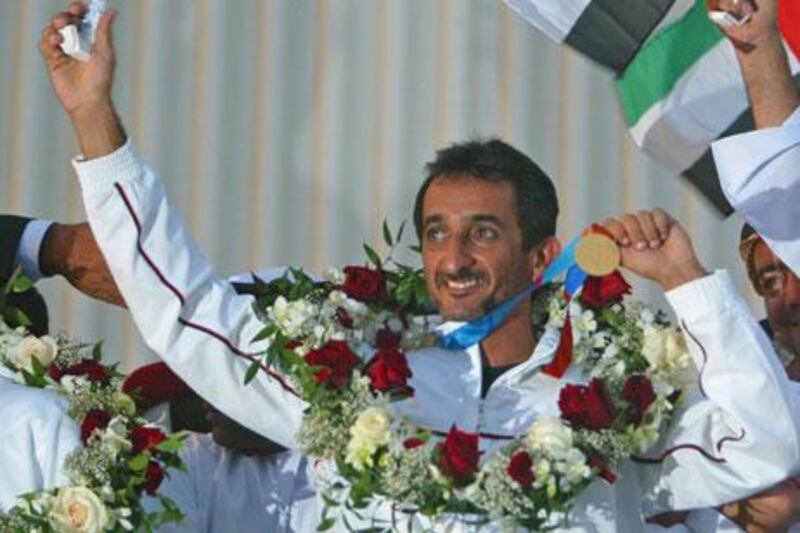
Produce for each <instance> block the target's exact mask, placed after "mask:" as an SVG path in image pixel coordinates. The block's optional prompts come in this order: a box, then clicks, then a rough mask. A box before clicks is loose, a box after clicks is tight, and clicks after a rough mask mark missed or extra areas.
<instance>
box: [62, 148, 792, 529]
mask: <svg viewBox="0 0 800 533" xmlns="http://www.w3.org/2000/svg"><path fill="white" fill-rule="evenodd" d="M75 167H76V169H77V171H78V175H79V177H80V181H81V186H82V188H83V195H84V203H85V206H86V211H87V214H88V218H89V223H90V224H91V226H92V230H93V232H94V235H95V237H96V238H97V241H98V243H99V245H100V247H101V249H102V250H103V253H104V255H105V257H106V259H107V260H108V262H109V265H110V267H111V270H112V272H113V274H114V277H115V280H116V282H117V284H118V285H119V288H120V290H121V292H122V294H123V296H124V297H125V300H126V301H127V302H128V306H129V309H130V311H131V313H132V314H133V317H134V320H135V321H136V323H137V325H138V327H139V329H140V330H141V331H142V334H143V335H144V338H145V339H146V341H147V342H148V344H149V345H150V347H151V348H152V349H153V350H154V351H155V352H156V353H158V354H159V355H160V356H161V357H163V358H164V359H165V361H166V362H167V363H168V364H169V365H170V366H171V367H172V368H173V370H175V371H176V372H177V373H178V374H179V375H180V376H181V377H182V378H183V379H184V380H186V382H187V383H188V384H189V386H191V387H192V388H193V389H194V390H196V391H197V392H198V393H199V394H200V395H201V396H203V397H204V398H206V399H207V400H208V401H209V402H210V403H212V404H213V405H215V406H217V407H218V408H219V409H220V410H221V411H222V412H224V414H226V415H227V416H228V417H230V418H232V419H234V420H236V421H238V422H239V423H241V424H243V425H245V426H247V427H249V428H250V429H252V430H254V431H256V432H258V433H260V434H262V435H265V436H267V437H268V438H270V439H271V440H273V441H275V442H278V443H280V444H282V445H284V446H286V447H288V448H290V449H296V448H297V443H296V441H295V433H296V431H297V428H298V427H299V426H300V422H301V420H302V416H303V409H304V407H305V403H304V402H303V401H302V400H301V399H300V398H299V397H297V395H296V394H295V393H294V392H293V391H292V390H291V389H290V387H288V386H285V385H284V384H282V380H281V378H280V376H277V375H274V376H267V375H264V374H261V375H259V376H258V377H257V378H256V379H255V380H253V381H252V382H251V383H250V384H249V385H247V386H244V385H243V382H244V375H245V372H246V370H247V368H248V366H249V363H248V361H246V360H244V359H242V358H237V357H234V356H233V355H232V354H233V353H234V352H240V353H248V352H249V353H263V350H264V349H265V344H264V342H263V341H261V342H259V343H252V342H251V340H252V339H253V338H254V337H255V336H256V334H257V333H258V332H259V331H260V330H261V329H262V328H263V324H262V323H261V322H260V321H259V319H258V318H257V317H256V316H255V314H254V312H253V309H252V306H251V301H250V299H249V298H246V297H241V296H238V295H237V294H236V293H235V292H234V291H233V289H232V288H231V287H230V285H229V284H228V283H227V282H224V281H222V280H219V279H217V278H216V277H215V276H214V274H213V270H212V267H211V265H210V264H209V263H208V261H207V260H206V259H205V258H204V256H203V255H202V253H201V252H200V250H199V249H198V248H197V245H196V244H195V243H194V241H193V240H192V238H191V237H190V236H189V234H188V233H187V231H186V229H185V227H184V226H183V224H182V223H181V221H180V219H179V217H178V216H177V215H176V214H175V213H174V212H173V211H172V210H171V209H170V207H169V205H168V203H167V201H166V198H165V192H164V188H163V186H162V184H161V183H160V181H159V180H158V178H157V177H156V176H155V175H154V174H153V173H152V171H151V170H149V169H148V168H147V167H146V166H145V165H144V164H143V163H142V161H141V160H140V159H139V158H138V156H137V155H136V154H135V153H134V151H133V149H132V148H131V146H130V144H126V145H125V146H124V147H122V148H121V149H120V150H118V151H117V152H115V153H113V154H109V155H108V156H105V157H103V158H99V159H95V160H92V161H86V162H80V161H76V162H75ZM667 297H668V299H669V301H670V303H671V305H672V307H673V308H674V310H675V311H676V313H677V315H678V317H679V319H680V321H681V324H682V325H683V326H684V328H685V329H686V331H687V333H688V336H689V338H688V339H687V343H688V345H689V346H690V350H691V354H692V357H693V358H694V360H695V362H696V363H697V366H698V368H702V369H703V371H702V378H701V381H702V386H703V390H704V393H705V394H706V395H707V396H706V397H703V396H702V395H701V394H700V393H699V391H698V392H697V393H696V394H694V395H693V398H694V399H693V401H692V402H691V403H690V404H689V405H688V406H687V407H686V409H685V410H684V411H683V412H682V413H681V414H680V416H679V419H678V420H676V421H675V423H674V424H673V425H672V427H671V430H670V431H669V433H668V434H667V435H666V436H665V438H664V439H663V441H662V442H661V443H660V444H659V446H658V447H657V449H655V450H653V451H652V452H651V453H650V454H648V456H650V457H658V456H659V455H660V452H661V451H662V450H669V449H674V448H676V447H677V450H674V451H672V452H671V453H669V454H667V457H666V459H665V460H664V461H663V462H656V463H654V464H638V463H637V464H634V463H633V462H630V461H628V462H625V463H623V464H622V465H621V466H620V469H619V470H620V472H619V474H620V477H619V479H618V481H617V482H616V483H615V484H614V485H612V486H609V485H607V484H605V483H604V482H596V483H595V484H594V485H592V486H591V487H589V488H588V489H587V491H586V492H585V494H584V495H583V496H582V497H581V499H580V501H579V502H578V505H577V507H576V509H575V513H574V516H573V517H572V520H571V521H570V525H571V526H572V527H573V528H574V529H575V530H580V531H583V530H592V531H626V532H627V531H641V530H643V528H644V525H643V521H642V515H643V514H644V515H645V516H651V515H655V514H657V513H659V512H661V511H664V510H668V509H673V508H674V509H689V508H698V507H709V506H714V505H718V504H721V503H724V502H728V501H731V500H736V499H739V498H741V497H743V496H746V495H748V494H751V493H753V492H756V491H758V490H760V489H763V488H767V487H770V486H772V485H774V484H776V483H777V482H779V481H781V480H783V479H785V478H786V477H788V476H789V475H791V474H792V473H793V472H795V471H796V470H797V469H798V468H797V467H798V463H800V457H799V455H798V454H799V453H800V440H799V439H798V426H797V425H796V423H795V421H794V420H793V418H792V416H790V415H791V413H792V412H793V411H797V409H798V407H797V406H796V404H795V401H794V397H793V395H791V394H790V393H789V392H788V391H787V388H788V385H789V382H788V379H787V378H786V375H785V373H784V371H783V369H782V368H781V367H780V365H779V363H778V358H777V357H776V355H775V353H774V351H773V349H772V346H771V344H770V342H769V340H768V339H767V338H766V336H765V335H764V333H763V331H762V330H761V328H760V327H759V325H758V324H757V323H756V322H755V320H753V319H752V317H751V316H750V313H749V310H748V307H747V305H746V303H745V302H744V301H743V299H742V298H741V296H739V295H738V294H737V293H736V292H735V289H734V287H733V283H732V281H731V280H730V278H729V276H728V275H727V274H726V273H724V272H718V273H715V274H713V275H709V276H707V277H704V278H702V279H699V280H696V281H694V282H692V283H688V284H685V285H683V286H681V287H678V288H676V289H674V290H672V291H670V292H669V293H668V294H667ZM556 345H557V335H556V334H555V333H554V332H548V333H546V334H545V335H544V336H543V338H542V339H540V341H539V344H538V345H537V347H536V350H535V352H534V353H533V354H532V357H531V358H530V359H529V360H528V361H527V362H525V363H523V364H521V365H518V366H517V367H515V368H513V369H511V370H509V371H508V372H506V373H505V374H503V375H502V376H501V377H500V378H498V380H497V381H495V382H494V383H493V384H492V386H491V388H490V389H489V391H488V394H487V395H486V398H485V399H483V400H481V398H480V390H481V358H480V354H479V353H478V350H477V349H476V348H473V349H469V350H467V351H465V352H453V351H445V350H440V349H427V350H423V351H419V352H416V353H411V354H409V364H410V365H411V369H412V372H413V374H414V376H413V378H412V382H411V385H412V386H413V387H414V390H415V396H414V398H412V399H408V400H405V401H403V402H400V403H398V404H396V408H397V410H398V411H399V412H400V413H402V414H405V415H409V416H411V417H412V418H413V419H414V421H415V422H417V423H419V424H420V425H422V426H426V427H428V428H431V429H435V430H440V431H447V429H448V428H450V426H451V425H452V424H453V423H456V424H457V425H458V426H459V428H461V429H463V430H466V431H473V432H482V433H483V434H484V437H483V438H481V442H480V445H481V448H482V450H483V451H485V452H491V451H492V450H495V449H497V448H498V447H500V446H502V445H503V443H504V442H506V441H503V440H499V439H497V438H496V436H497V435H500V436H516V435H520V434H522V433H523V432H524V431H525V430H526V429H527V428H528V427H529V426H530V424H531V423H532V422H533V421H534V420H535V419H536V418H537V417H539V416H542V415H555V414H557V413H558V409H557V397H558V391H559V389H560V387H561V386H562V385H563V383H564V382H565V381H583V380H584V377H583V376H581V375H579V374H578V373H577V371H576V370H575V369H574V368H573V369H572V370H571V371H570V372H568V374H567V376H565V378H564V380H556V379H553V378H551V377H549V376H547V375H544V374H542V373H540V372H538V370H539V368H540V366H541V365H542V364H545V363H547V362H548V361H550V360H551V359H552V357H553V354H554V352H555V349H556ZM226 352H227V353H226ZM767 412H768V413H770V416H769V417H765V416H764V413H767ZM698 450H700V451H698ZM484 456H485V454H484ZM709 457H710V458H709ZM375 513H376V514H375V516H378V517H382V518H387V519H388V517H389V516H391V515H390V513H391V506H390V505H384V506H382V508H380V509H375ZM365 525H369V524H365ZM434 527H435V529H436V530H444V529H446V530H465V529H469V528H467V527H466V526H464V525H463V523H460V522H459V521H458V520H457V519H456V518H455V517H445V518H444V519H442V521H441V522H438V523H437V524H435V526H434Z"/></svg>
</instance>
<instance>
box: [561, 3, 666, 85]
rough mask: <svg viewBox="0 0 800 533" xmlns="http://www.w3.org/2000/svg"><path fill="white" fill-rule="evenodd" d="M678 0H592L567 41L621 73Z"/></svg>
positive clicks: (583, 52) (565, 40)
mask: <svg viewBox="0 0 800 533" xmlns="http://www.w3.org/2000/svg"><path fill="white" fill-rule="evenodd" d="M674 3H675V0H626V1H622V0H592V2H591V3H590V4H589V5H588V6H586V9H584V10H583V13H581V15H580V17H578V20H577V21H576V22H575V25H574V26H573V27H572V29H571V30H570V32H569V34H568V35H567V37H566V39H564V42H565V43H566V44H568V45H569V46H571V47H573V48H575V49H576V50H578V51H579V52H581V53H582V54H584V55H586V56H588V57H589V58H591V59H593V60H595V61H597V62H598V63H600V64H601V65H605V66H606V67H609V68H611V69H612V70H613V71H614V72H616V73H617V74H620V73H621V72H622V71H623V70H625V67H627V66H628V63H629V62H630V61H631V59H633V57H634V56H635V55H636V53H637V52H638V51H639V48H640V47H641V46H642V44H643V43H644V41H645V40H647V37H648V36H649V35H650V33H651V32H652V31H653V29H654V28H655V27H656V26H657V25H658V23H659V22H661V19H663V18H664V16H665V15H666V14H667V12H668V11H669V8H670V7H672V4H674Z"/></svg>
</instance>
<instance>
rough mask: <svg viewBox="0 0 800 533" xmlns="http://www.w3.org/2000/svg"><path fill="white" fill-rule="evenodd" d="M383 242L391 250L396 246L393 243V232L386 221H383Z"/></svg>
mask: <svg viewBox="0 0 800 533" xmlns="http://www.w3.org/2000/svg"><path fill="white" fill-rule="evenodd" d="M383 242H385V243H386V246H388V247H389V248H391V247H392V246H394V243H393V242H392V232H391V231H390V230H389V224H387V223H386V219H383Z"/></svg>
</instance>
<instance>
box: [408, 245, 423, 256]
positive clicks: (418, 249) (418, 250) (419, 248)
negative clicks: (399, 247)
mask: <svg viewBox="0 0 800 533" xmlns="http://www.w3.org/2000/svg"><path fill="white" fill-rule="evenodd" d="M408 249H409V250H411V251H412V252H415V253H418V254H421V253H422V246H420V245H419V244H414V245H412V246H409V247H408Z"/></svg>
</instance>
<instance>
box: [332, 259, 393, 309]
mask: <svg viewBox="0 0 800 533" xmlns="http://www.w3.org/2000/svg"><path fill="white" fill-rule="evenodd" d="M344 274H345V279H344V286H343V287H342V290H344V292H345V294H347V295H348V296H349V297H350V298H355V299H356V300H361V301H362V302H374V301H375V300H380V299H381V298H383V296H384V295H385V294H386V278H385V277H384V275H383V271H382V270H373V269H371V268H367V267H359V266H348V267H345V268H344Z"/></svg>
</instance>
